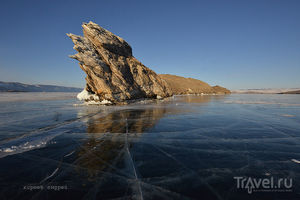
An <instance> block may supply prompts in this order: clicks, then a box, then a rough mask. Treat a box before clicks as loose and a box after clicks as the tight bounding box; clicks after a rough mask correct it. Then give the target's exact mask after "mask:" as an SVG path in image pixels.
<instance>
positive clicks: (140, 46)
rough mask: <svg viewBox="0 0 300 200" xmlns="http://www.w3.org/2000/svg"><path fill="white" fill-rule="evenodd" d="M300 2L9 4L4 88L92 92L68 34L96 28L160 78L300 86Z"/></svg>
mask: <svg viewBox="0 0 300 200" xmlns="http://www.w3.org/2000/svg"><path fill="white" fill-rule="evenodd" d="M299 10H300V1H296V0H289V1H280V0H270V1H267V0H265V1H258V0H254V1H226V2H225V1H163V2H161V1H149V2H141V1H126V2H125V1H113V2H112V1H111V2H110V1H105V2H100V1H84V2H83V1H72V2H67V1H43V2H42V1H32V0H29V1H26V2H25V1H6V2H2V3H1V7H0V15H1V17H0V25H1V28H2V31H1V32H0V43H1V45H0V81H14V82H22V83H28V84H52V85H63V86H72V87H84V86H85V80H84V78H85V74H84V72H82V71H81V69H80V68H79V66H78V62H77V61H76V60H73V59H71V58H69V57H68V55H71V54H74V53H76V52H75V51H74V50H73V49H72V48H73V43H72V41H71V40H70V39H69V38H68V37H67V36H66V33H69V32H70V33H74V34H78V35H82V31H81V24H82V22H88V21H93V22H95V23H97V24H99V25H100V26H102V27H104V28H106V29H108V30H109V31H111V32H113V33H114V34H116V35H119V36H120V37H122V38H124V39H125V40H126V41H127V42H128V43H129V44H130V45H131V46H132V48H133V55H134V56H135V57H136V58H137V59H138V60H140V61H141V62H142V63H143V64H145V65H146V66H147V67H149V68H151V69H153V70H154V71H155V72H157V73H163V74H175V75H180V76H184V77H192V78H197V79H200V80H202V81H205V82H207V83H209V84H210V85H221V86H224V87H227V88H229V89H233V90H235V89H246V88H299V87H300V79H299V75H300V12H299Z"/></svg>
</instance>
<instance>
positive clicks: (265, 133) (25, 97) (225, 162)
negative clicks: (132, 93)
mask: <svg viewBox="0 0 300 200" xmlns="http://www.w3.org/2000/svg"><path fill="white" fill-rule="evenodd" d="M32 95H35V96H32ZM75 96H76V94H72V93H70V94H54V93H43V94H32V93H23V94H22V95H20V94H14V93H11V94H9V93H5V94H1V93H0V199H200V198H201V199H206V200H207V199H272V200H273V199H299V198H300V195H299V194H300V189H299V188H300V187H299V186H300V185H299V180H300V164H299V163H300V140H299V139H300V95H271V94H268V95H261V94H260V95H255V94H232V95H226V96H219V95H216V96H192V95H191V96H175V97H172V98H170V99H167V100H164V101H160V100H157V101H154V102H150V103H147V104H143V103H137V104H131V105H126V106H82V105H80V102H79V101H77V100H76V99H75ZM234 177H251V178H260V179H264V178H265V179H268V178H271V177H273V178H274V179H275V180H277V179H279V178H289V179H292V180H293V184H292V187H291V188H288V189H287V188H284V190H278V188H277V189H276V190H275V189H274V188H268V189H267V191H262V190H261V189H265V188H262V187H259V188H256V189H257V190H256V191H253V192H252V193H251V194H249V193H248V191H247V188H238V187H237V182H236V180H235V179H234ZM254 189H255V188H254ZM279 189H281V188H279Z"/></svg>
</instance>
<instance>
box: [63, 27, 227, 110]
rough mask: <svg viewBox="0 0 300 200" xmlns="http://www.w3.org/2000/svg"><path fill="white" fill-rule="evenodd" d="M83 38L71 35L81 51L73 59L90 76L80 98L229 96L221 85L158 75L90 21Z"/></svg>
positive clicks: (104, 101)
mask: <svg viewBox="0 0 300 200" xmlns="http://www.w3.org/2000/svg"><path fill="white" fill-rule="evenodd" d="M82 28H83V36H78V35H74V34H67V35H68V36H69V37H70V38H71V39H72V41H73V43H74V49H75V50H76V51H77V52H78V53H77V54H75V55H72V56H70V57H71V58H74V59H76V60H78V61H79V66H80V68H81V69H82V70H83V71H84V72H85V73H86V75H87V76H86V87H85V89H84V90H83V91H82V92H81V93H79V94H78V96H77V97H78V99H80V100H85V101H90V102H96V103H99V104H120V103H126V102H128V101H130V100H137V99H145V98H147V99H148V98H150V99H161V98H165V97H170V96H172V95H176V94H227V93H230V91H229V90H227V89H225V88H222V87H220V86H215V87H211V86H210V85H208V84H207V83H205V82H202V81H200V80H196V79H191V78H184V77H179V76H174V75H165V74H164V75H158V74H156V73H155V72H154V71H152V70H151V69H149V68H148V67H146V66H145V65H143V64H142V63H141V62H140V61H138V60H137V59H136V58H135V57H134V56H133V54H132V48H131V46H130V45H129V44H128V43H127V42H126V41H125V40H123V39H122V38H120V37H119V36H116V35H114V34H113V33H111V32H110V31H108V30H106V29H104V28H102V27H100V26H99V25H97V24H95V23H93V22H89V23H84V24H83V25H82Z"/></svg>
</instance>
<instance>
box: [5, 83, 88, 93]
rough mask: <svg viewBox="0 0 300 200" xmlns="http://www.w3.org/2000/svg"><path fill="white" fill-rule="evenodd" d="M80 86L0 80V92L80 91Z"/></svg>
mask: <svg viewBox="0 0 300 200" xmlns="http://www.w3.org/2000/svg"><path fill="white" fill-rule="evenodd" d="M81 90H82V88H76V87H64V86H56V85H29V84H24V83H18V82H3V81H0V92H80V91H81Z"/></svg>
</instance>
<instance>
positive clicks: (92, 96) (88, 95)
mask: <svg viewBox="0 0 300 200" xmlns="http://www.w3.org/2000/svg"><path fill="white" fill-rule="evenodd" d="M77 99H78V100H80V101H85V100H92V99H93V100H99V97H98V96H97V95H96V94H92V93H90V92H88V91H86V89H84V90H82V91H81V92H80V93H79V94H78V95H77Z"/></svg>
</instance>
